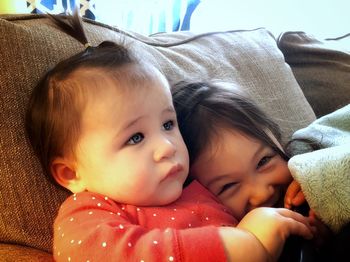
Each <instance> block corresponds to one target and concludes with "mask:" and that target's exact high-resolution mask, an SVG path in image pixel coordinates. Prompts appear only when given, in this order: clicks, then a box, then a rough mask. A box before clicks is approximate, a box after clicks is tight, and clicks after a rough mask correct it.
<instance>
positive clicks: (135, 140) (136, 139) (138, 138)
mask: <svg viewBox="0 0 350 262" xmlns="http://www.w3.org/2000/svg"><path fill="white" fill-rule="evenodd" d="M143 139H144V135H143V134H142V133H136V134H135V135H133V136H132V137H130V138H129V140H128V142H126V144H127V145H136V144H138V143H140V142H141V141H142V140H143Z"/></svg>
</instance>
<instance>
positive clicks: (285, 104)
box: [0, 14, 315, 252]
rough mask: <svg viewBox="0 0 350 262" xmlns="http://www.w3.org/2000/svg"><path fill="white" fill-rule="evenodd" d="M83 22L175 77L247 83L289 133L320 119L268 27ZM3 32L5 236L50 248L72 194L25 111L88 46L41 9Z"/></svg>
mask: <svg viewBox="0 0 350 262" xmlns="http://www.w3.org/2000/svg"><path fill="white" fill-rule="evenodd" d="M85 26H86V30H87V32H88V37H89V39H90V41H91V43H92V44H94V45H97V44H99V43H100V42H101V41H103V40H111V41H123V42H125V43H126V44H127V45H129V46H130V47H131V48H132V49H133V50H135V51H136V52H137V54H138V55H140V56H141V57H142V59H147V60H148V61H150V63H152V64H154V65H155V66H156V67H158V68H159V69H160V70H162V71H163V72H164V73H165V74H166V76H167V77H168V78H169V79H171V80H173V81H177V80H183V79H184V78H186V79H188V78H189V77H191V78H196V79H203V80H206V79H211V78H215V79H220V80H222V81H228V82H234V83H236V84H238V85H240V86H242V88H244V89H245V90H246V91H247V92H248V93H249V94H250V95H251V96H252V97H253V98H254V99H255V100H256V101H257V102H258V103H259V104H260V105H261V107H262V108H263V109H264V110H265V111H266V112H267V113H268V114H270V115H272V116H273V117H274V118H275V119H276V121H277V122H278V123H279V124H280V125H281V128H282V130H283V132H284V139H285V140H287V138H288V137H290V135H291V134H292V133H293V132H294V131H295V130H296V129H299V128H301V127H304V126H306V125H308V124H309V123H311V122H312V121H313V120H314V119H315V116H314V113H313V111H312V109H311V107H310V105H309V104H308V102H307V101H306V99H305V97H304V95H303V93H302V91H301V89H300V87H299V86H298V84H297V82H296V80H295V78H294V76H293V74H292V71H291V70H290V68H289V66H288V65H287V64H286V63H285V62H284V58H283V55H282V53H281V52H280V51H279V49H278V48H277V45H276V42H275V39H274V38H273V37H272V36H271V34H270V33H269V32H268V31H266V30H265V29H258V30H253V31H236V32H235V31H232V32H223V33H216V34H208V35H203V36H201V37H195V38H194V39H192V40H188V39H189V38H190V37H193V36H194V34H193V33H191V32H181V33H180V32H177V33H163V34H158V35H154V36H152V37H146V36H140V35H136V34H132V33H130V35H129V36H125V35H123V34H121V33H120V32H119V31H118V30H117V29H115V28H112V27H109V26H107V25H103V24H100V23H97V22H93V21H86V22H85ZM0 35H1V38H0V53H1V63H0V74H1V77H0V84H1V89H0V99H1V104H0V115H1V116H0V118H1V119H0V138H1V139H0V156H1V157H0V172H1V181H0V187H1V192H0V205H1V207H0V208H1V222H0V225H1V226H0V241H1V242H8V243H9V242H10V243H17V244H22V245H27V246H31V247H34V248H38V249H41V250H45V251H49V252H50V251H51V240H52V223H53V220H54V218H55V216H56V213H57V210H58V208H59V206H60V204H61V203H62V201H63V200H64V199H65V198H66V197H67V196H68V194H69V193H68V192H67V191H65V190H64V189H61V188H59V187H57V186H55V185H52V184H50V182H49V181H48V180H47V179H46V178H45V176H44V174H43V170H42V168H41V167H40V164H39V161H38V160H37V159H36V157H35V156H34V155H33V151H32V149H31V148H30V146H29V143H28V141H27V140H26V135H25V130H24V121H23V118H24V113H25V108H26V104H27V101H28V97H29V95H30V93H31V90H32V88H33V86H34V85H35V84H36V83H37V82H38V80H39V78H40V76H41V75H42V74H43V73H44V72H45V71H46V70H47V69H48V68H49V67H51V66H53V65H54V64H56V63H57V62H58V61H59V60H61V59H62V58H66V57H68V56H71V55H72V54H74V53H77V52H78V51H81V50H83V48H84V47H83V46H82V45H81V44H80V43H78V41H76V40H75V39H73V38H72V37H70V36H68V35H66V34H64V33H62V32H61V31H60V30H58V29H57V28H55V27H54V26H52V25H51V22H50V21H49V20H48V19H46V18H44V17H43V16H41V15H33V14H32V15H23V16H19V15H17V16H16V15H14V16H0ZM133 37H139V38H141V39H142V40H143V41H146V42H148V44H146V43H144V42H141V41H140V40H136V39H134V38H133Z"/></svg>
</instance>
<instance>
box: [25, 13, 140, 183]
mask: <svg viewBox="0 0 350 262" xmlns="http://www.w3.org/2000/svg"><path fill="white" fill-rule="evenodd" d="M49 18H50V19H51V20H52V21H53V22H54V23H55V24H56V25H57V26H58V27H59V28H60V29H61V30H62V31H64V32H65V33H67V34H69V35H70V36H72V37H74V38H75V39H76V40H78V41H79V42H80V43H81V44H82V45H85V47H86V48H85V49H84V50H83V51H82V52H80V53H78V54H76V55H73V56H72V57H69V58H67V59H65V60H63V61H61V62H59V63H58V64H57V65H55V66H54V67H53V68H52V69H50V70H49V71H48V72H47V73H46V74H45V75H44V76H43V77H42V79H41V80H40V82H39V83H38V84H37V86H36V87H35V88H34V90H33V92H32V95H31V97H30V100H29V106H28V109H27V112H26V122H25V126H26V131H27V134H28V138H29V141H30V143H31V145H32V147H33V149H34V151H35V153H36V154H37V156H38V157H39V159H40V161H41V164H42V166H43V167H44V169H45V171H46V173H47V174H50V173H51V172H50V165H51V162H52V160H53V159H54V157H57V156H65V154H66V153H67V151H68V150H71V152H73V151H74V149H75V145H76V141H77V139H78V135H79V131H80V121H81V114H82V112H81V111H82V107H83V106H84V102H82V101H79V97H81V96H84V94H85V93H86V92H87V90H86V87H85V86H84V85H80V86H79V84H78V83H76V82H77V81H75V82H74V81H70V77H71V76H72V75H73V73H74V72H76V71H77V70H79V69H88V68H94V69H95V68H97V69H103V70H106V72H109V73H110V74H113V72H115V71H116V70H118V68H121V67H124V66H127V65H132V64H135V65H136V64H138V62H137V61H136V60H135V59H134V58H133V57H132V56H131V54H130V52H129V50H128V49H127V48H126V47H125V46H123V45H120V44H116V43H114V42H109V41H105V42H102V43H101V44H99V45H98V46H96V47H93V46H90V45H89V44H88V39H87V37H86V34H85V32H84V28H83V25H82V22H81V18H80V17H79V15H78V13H77V12H75V14H74V15H73V16H58V15H49ZM91 77H94V75H92V76H91ZM116 77H120V75H118V74H117V76H116ZM82 78H83V77H82ZM80 100H81V99H80ZM49 177H51V176H49Z"/></svg>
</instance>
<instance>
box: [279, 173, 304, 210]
mask: <svg viewBox="0 0 350 262" xmlns="http://www.w3.org/2000/svg"><path fill="white" fill-rule="evenodd" d="M305 202H306V200H305V196H304V193H303V192H302V191H301V187H300V184H299V183H298V182H297V181H296V180H293V181H292V183H290V185H289V186H288V188H287V192H286V195H285V196H284V207H285V208H288V209H292V207H298V206H300V205H302V204H303V203H305Z"/></svg>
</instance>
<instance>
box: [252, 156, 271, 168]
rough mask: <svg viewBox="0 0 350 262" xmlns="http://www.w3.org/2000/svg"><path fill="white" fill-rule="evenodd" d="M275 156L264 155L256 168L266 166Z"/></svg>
mask: <svg viewBox="0 0 350 262" xmlns="http://www.w3.org/2000/svg"><path fill="white" fill-rule="evenodd" d="M273 157H274V155H272V156H264V157H263V158H261V159H260V161H259V163H258V165H257V166H256V169H259V168H261V167H263V166H265V165H266V164H267V163H269V162H270V160H271V159H272V158H273Z"/></svg>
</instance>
